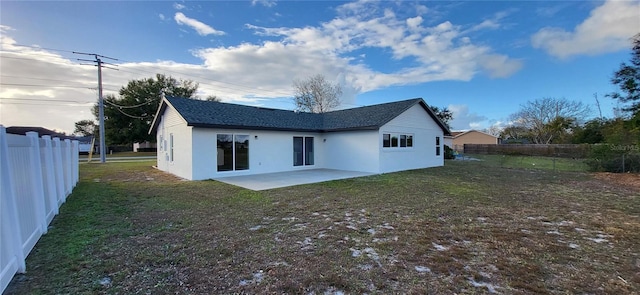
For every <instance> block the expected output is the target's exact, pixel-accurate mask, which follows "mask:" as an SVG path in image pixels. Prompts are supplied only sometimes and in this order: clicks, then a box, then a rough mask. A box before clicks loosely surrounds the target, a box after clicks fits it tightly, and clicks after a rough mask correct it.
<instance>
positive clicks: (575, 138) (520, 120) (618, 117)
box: [492, 34, 640, 146]
mask: <svg viewBox="0 0 640 295" xmlns="http://www.w3.org/2000/svg"><path fill="white" fill-rule="evenodd" d="M611 83H612V84H613V85H615V86H617V87H618V88H619V89H620V91H619V92H613V93H608V94H606V95H605V97H608V98H611V99H615V100H617V101H618V102H620V103H621V104H622V105H623V107H621V108H619V109H616V110H614V113H615V116H614V117H613V118H605V117H603V116H602V115H600V116H597V117H595V118H590V115H591V114H592V110H591V108H590V107H589V106H588V105H586V104H584V103H582V102H578V101H571V100H568V99H565V98H552V97H547V98H540V99H536V100H533V101H528V102H527V103H525V104H523V105H521V106H520V110H518V111H517V112H516V113H514V114H512V115H511V117H510V121H511V122H512V125H510V126H508V127H506V128H504V129H503V130H502V131H501V132H499V135H500V137H501V138H502V139H503V141H504V142H505V143H533V144H565V143H578V144H579V143H589V144H598V143H603V144H612V145H636V146H637V145H638V144H640V34H637V35H635V36H634V37H633V38H632V53H631V60H630V61H629V63H624V62H623V63H622V64H621V65H620V68H619V69H618V70H617V71H615V72H614V74H613V78H612V79H611ZM594 96H595V100H596V103H597V105H598V108H599V102H598V98H597V94H596V95H594ZM492 133H496V132H495V130H493V132H492Z"/></svg>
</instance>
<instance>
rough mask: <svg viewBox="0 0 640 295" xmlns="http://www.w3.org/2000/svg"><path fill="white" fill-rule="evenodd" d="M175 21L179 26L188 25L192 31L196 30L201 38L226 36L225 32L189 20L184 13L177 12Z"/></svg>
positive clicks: (191, 19)
mask: <svg viewBox="0 0 640 295" xmlns="http://www.w3.org/2000/svg"><path fill="white" fill-rule="evenodd" d="M174 19H175V20H176V23H178V24H179V25H186V26H189V27H191V28H192V29H194V30H196V32H198V35H200V36H207V35H224V34H225V32H223V31H218V30H216V29H214V28H212V27H211V26H209V25H207V24H205V23H203V22H201V21H199V20H196V19H193V18H188V17H187V16H186V15H184V14H183V13H182V12H176V15H175V17H174Z"/></svg>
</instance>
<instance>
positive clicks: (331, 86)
mask: <svg viewBox="0 0 640 295" xmlns="http://www.w3.org/2000/svg"><path fill="white" fill-rule="evenodd" d="M198 86H199V85H198V83H196V82H193V81H191V80H178V79H175V78H173V77H171V76H165V75H162V74H157V75H156V76H155V77H151V78H146V79H139V80H131V81H129V82H128V83H127V85H126V86H123V87H122V88H121V89H120V91H119V92H118V95H113V94H109V95H106V96H105V97H104V122H105V123H104V124H105V126H104V127H105V141H106V143H107V145H131V144H133V143H134V142H145V141H148V142H155V141H156V136H155V134H149V133H148V132H149V128H150V127H151V123H152V122H153V119H154V116H155V113H156V111H157V110H158V107H159V106H160V102H161V101H162V97H163V96H175V97H184V98H190V99H202V98H200V97H199V96H198V95H197V93H198ZM293 92H294V96H293V98H292V99H293V102H294V104H295V106H296V111H300V112H311V113H324V112H328V111H331V110H335V109H336V108H337V107H339V106H340V104H341V99H340V96H341V94H342V87H341V86H340V84H337V83H332V82H330V81H328V80H327V79H326V78H325V77H324V76H323V75H315V76H311V77H309V78H307V79H301V80H298V79H296V80H294V81H293ZM204 99H205V100H208V101H220V98H219V97H217V96H215V95H209V96H207V97H206V98H204ZM431 109H432V110H433V111H434V113H435V114H436V116H438V117H439V118H440V120H441V121H443V123H445V124H447V126H448V123H449V122H450V121H451V119H452V118H453V114H452V113H451V111H449V109H447V108H446V107H445V108H438V107H434V106H431ZM92 112H93V114H94V116H95V117H96V120H95V121H94V120H81V121H78V122H76V123H75V130H74V133H75V134H78V135H82V136H98V135H99V134H98V130H99V128H98V125H97V124H96V121H99V118H98V103H96V104H95V105H94V106H93V108H92Z"/></svg>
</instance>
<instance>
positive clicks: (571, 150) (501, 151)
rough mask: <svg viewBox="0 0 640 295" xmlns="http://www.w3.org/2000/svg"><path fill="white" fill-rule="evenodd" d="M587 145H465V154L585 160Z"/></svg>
mask: <svg viewBox="0 0 640 295" xmlns="http://www.w3.org/2000/svg"><path fill="white" fill-rule="evenodd" d="M590 151H591V145H589V144H465V145H464V153H465V154H479V155H522V156H543V157H559V158H586V157H587V156H588V155H589V152H590Z"/></svg>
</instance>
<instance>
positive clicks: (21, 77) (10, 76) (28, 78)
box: [0, 75, 69, 82]
mask: <svg viewBox="0 0 640 295" xmlns="http://www.w3.org/2000/svg"><path fill="white" fill-rule="evenodd" d="M0 77H7V78H16V79H27V80H39V81H53V82H69V80H58V79H47V78H34V77H26V76H13V75H0Z"/></svg>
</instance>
